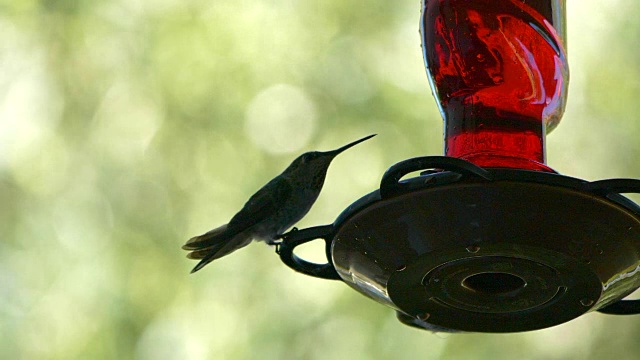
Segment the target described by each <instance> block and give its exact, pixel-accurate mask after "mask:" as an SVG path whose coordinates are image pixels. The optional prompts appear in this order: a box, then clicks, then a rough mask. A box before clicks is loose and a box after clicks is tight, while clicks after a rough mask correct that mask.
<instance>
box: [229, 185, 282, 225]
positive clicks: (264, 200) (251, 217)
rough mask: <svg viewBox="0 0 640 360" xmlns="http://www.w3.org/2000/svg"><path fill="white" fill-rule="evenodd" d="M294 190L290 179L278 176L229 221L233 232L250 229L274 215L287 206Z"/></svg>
mask: <svg viewBox="0 0 640 360" xmlns="http://www.w3.org/2000/svg"><path fill="white" fill-rule="evenodd" d="M292 191H293V189H292V187H291V185H290V184H289V181H287V180H286V179H283V178H282V177H276V178H274V179H272V180H271V181H269V182H268V183H267V184H266V185H265V186H263V187H262V188H261V189H260V190H258V192H256V193H255V194H254V195H253V196H252V197H251V198H249V200H248V201H247V203H246V204H244V207H243V208H242V209H241V210H240V211H239V212H238V213H237V214H236V215H234V216H233V218H232V219H231V220H230V221H229V224H228V228H229V231H231V232H232V233H235V232H240V231H243V230H245V229H248V228H250V227H252V226H254V225H256V224H258V223H260V222H261V221H263V220H265V219H267V218H268V217H269V216H273V215H274V214H275V213H276V212H278V210H280V209H281V208H282V207H284V206H285V203H286V201H287V200H288V199H289V197H290V196H291V192H292Z"/></svg>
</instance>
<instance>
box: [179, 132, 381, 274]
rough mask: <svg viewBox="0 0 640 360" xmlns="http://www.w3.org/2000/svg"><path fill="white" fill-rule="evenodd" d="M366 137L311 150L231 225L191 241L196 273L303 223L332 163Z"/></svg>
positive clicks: (188, 247)
mask: <svg viewBox="0 0 640 360" xmlns="http://www.w3.org/2000/svg"><path fill="white" fill-rule="evenodd" d="M374 136H376V134H373V135H369V136H366V137H364V138H362V139H359V140H356V141H354V142H351V143H349V144H347V145H344V146H342V147H340V148H338V149H335V150H331V151H324V152H323V151H311V152H307V153H304V154H302V155H300V156H298V157H297V158H296V159H295V160H294V161H293V162H292V163H291V165H289V166H288V167H287V168H286V169H285V170H284V171H283V172H282V173H281V174H280V175H278V176H276V177H275V178H273V179H272V180H271V181H269V182H268V183H267V184H266V185H264V186H263V187H262V188H261V189H260V190H258V192H256V193H255V194H254V195H253V196H251V198H250V199H249V200H248V201H247V202H246V204H245V205H244V207H243V208H242V209H241V210H240V211H239V212H238V213H237V214H236V215H235V216H233V218H231V220H230V221H229V223H228V224H224V225H222V226H219V227H217V228H215V229H213V230H211V231H209V232H207V233H205V234H202V235H199V236H195V237H193V238H191V239H190V240H189V241H187V243H186V244H185V245H183V246H182V248H183V249H184V250H188V251H191V252H190V253H189V254H188V255H187V257H188V258H190V259H196V260H200V262H199V263H198V264H197V265H196V266H195V267H194V268H193V270H191V273H194V272H196V271H198V270H200V269H202V268H203V267H204V266H205V265H207V264H208V263H210V262H211V261H213V260H215V259H218V258H220V257H223V256H225V255H228V254H230V253H232V252H234V251H236V250H238V249H240V248H243V247H245V246H247V245H249V244H250V243H251V241H252V240H262V241H266V242H268V243H273V242H274V241H275V240H277V239H278V238H279V237H280V236H281V235H282V234H283V232H284V231H285V230H287V229H288V228H290V227H291V226H293V225H294V224H295V223H297V222H298V221H300V219H302V218H303V217H304V216H305V215H306V214H307V212H309V209H311V206H313V204H314V203H315V201H316V199H317V198H318V195H320V190H322V186H323V185H324V180H325V178H326V176H327V170H328V169H329V165H330V164H331V161H332V160H333V159H334V158H335V157H336V156H337V155H338V154H340V153H341V152H343V151H345V150H347V149H349V148H350V147H352V146H354V145H357V144H359V143H361V142H363V141H365V140H368V139H370V138H372V137H374Z"/></svg>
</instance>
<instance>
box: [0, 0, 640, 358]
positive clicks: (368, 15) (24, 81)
mask: <svg viewBox="0 0 640 360" xmlns="http://www.w3.org/2000/svg"><path fill="white" fill-rule="evenodd" d="M639 11H640V5H638V3H637V2H633V1H621V0H610V1H596V0H584V1H568V21H569V22H568V32H569V54H570V61H571V69H572V85H571V90H570V92H569V93H570V97H569V105H568V109H567V112H566V115H565V117H564V120H563V122H562V123H561V125H560V126H559V127H558V129H557V130H555V131H554V133H553V134H551V135H550V137H549V138H548V154H549V161H548V162H549V164H550V165H551V166H552V167H554V168H555V169H557V170H558V171H560V172H562V173H565V174H567V175H573V176H577V177H584V178H590V179H598V178H607V177H616V176H628V177H636V178H639V177H640V160H638V159H640V146H638V139H639V136H640V122H639V121H638V111H637V110H638V106H639V104H640V103H639V102H638V101H637V98H639V97H640V82H639V81H638V78H639V75H640V68H638V66H637V64H638V60H639V58H640V52H638V47H637V46H636V45H637V39H638V38H639V37H640V20H638V17H637V16H633V14H637V13H638V12H639ZM418 18H419V3H418V1H383V0H368V1H363V0H353V1H341V0H323V1H302V0H278V1H276V0H262V1H242V0H240V1H235V0H234V1H231V0H217V1H203V0H156V1H149V0H127V1H124V0H102V1H99V0H98V1H70V0H46V1H35V0H20V1H12V0H5V1H1V2H0V94H1V95H0V201H1V202H2V204H3V206H2V207H0V221H1V222H2V223H1V226H0V236H1V238H2V241H0V357H1V358H3V359H87V358H91V359H114V358H117V359H130V358H135V359H346V358H348V359H373V358H376V359H392V358H393V359H413V358H425V359H460V358H478V359H484V358H486V359H514V358H518V359H572V358H576V359H602V358H605V357H606V358H617V359H619V360H623V359H637V358H638V356H639V354H640V343H639V342H638V341H637V339H638V338H639V337H640V325H639V324H638V318H616V317H608V316H605V315H599V314H590V315H587V316H584V317H582V318H580V319H577V320H575V321H572V322H570V323H567V324H564V325H561V326H557V327H554V328H552V329H547V330H541V331H536V332H530V333H523V334H512V335H483V334H469V335H442V334H430V333H427V332H421V331H418V330H414V329H411V328H408V327H405V326H402V325H401V324H400V323H398V322H397V321H396V320H395V316H394V314H393V312H392V311H391V310H390V309H387V308H384V307H383V306H381V305H378V304H376V303H374V302H372V301H370V300H368V299H366V298H364V297H362V296H360V295H358V294H357V293H355V292H353V291H351V290H350V289H349V288H347V287H346V286H345V285H344V284H341V283H338V282H328V281H321V280H316V279H312V278H308V277H305V276H302V275H299V274H296V273H294V272H292V271H291V270H289V269H288V268H286V267H285V266H283V265H282V264H281V263H280V262H279V260H278V259H277V257H276V256H275V255H274V253H273V250H272V249H268V248H267V247H265V246H263V245H254V246H250V247H248V248H247V249H246V250H243V251H241V252H238V253H236V254H234V255H233V256H231V257H228V258H224V259H221V260H220V261H217V262H216V263H215V264H213V265H211V266H210V267H208V268H206V269H205V270H204V271H203V272H200V273H198V274H197V275H193V276H189V275H188V272H189V270H190V268H191V267H192V266H193V265H194V263H193V262H191V261H188V260H186V259H185V258H184V252H183V251H181V250H180V248H179V247H180V246H181V245H182V243H183V242H184V241H185V240H186V239H187V238H189V237H190V236H193V235H195V234H199V233H202V232H204V231H206V230H208V229H210V228H213V227H215V226H217V225H219V224H221V223H223V222H226V221H227V220H228V219H229V217H230V216H231V215H232V214H234V213H235V211H237V210H238V209H239V208H240V207H241V206H242V204H243V203H244V201H245V200H246V199H247V198H248V196H249V195H250V194H252V193H253V192H254V191H255V190H256V189H257V188H259V187H260V186H261V185H262V184H263V183H265V182H266V181H267V180H268V179H270V178H271V177H273V176H274V175H276V174H277V173H279V171H281V169H283V168H284V167H285V166H286V165H287V164H288V163H289V162H290V161H291V160H292V158H293V157H295V156H296V155H297V154H298V153H300V152H302V151H306V150H309V149H330V148H334V147H336V146H338V145H342V144H344V143H346V142H347V141H350V140H353V139H355V138H358V137H360V136H363V135H366V134H369V133H374V132H375V133H378V134H380V136H378V137H377V138H375V139H374V140H372V141H370V142H368V143H367V144H366V146H364V145H363V147H361V148H358V149H357V150H354V151H352V152H349V153H345V154H344V155H341V157H340V158H339V159H337V160H336V161H335V162H334V164H333V165H332V167H331V169H330V171H329V176H328V179H327V182H326V185H325V189H324V191H323V193H322V195H321V197H320V199H319V200H318V202H317V203H316V206H315V207H314V208H313V209H312V211H311V212H310V214H309V215H308V216H307V217H306V218H305V219H304V220H303V221H302V222H301V223H300V226H311V225H317V224H325V223H329V222H331V221H333V219H334V218H335V216H336V215H337V214H338V213H339V212H340V211H341V210H342V209H344V208H345V207H346V206H347V205H348V204H350V203H351V202H352V201H354V200H355V199H357V198H359V197H360V196H361V195H363V194H366V193H368V192H369V191H372V190H373V189H375V188H377V183H378V181H379V178H380V176H381V174H382V173H383V171H384V170H385V169H386V168H387V167H388V166H390V165H392V164H393V163H395V162H397V161H400V160H403V159H406V158H409V157H413V156H417V155H424V154H441V153H442V150H441V148H442V139H441V137H442V125H441V119H440V117H439V114H438V112H437V108H436V106H435V102H434V100H433V98H432V96H431V93H430V90H429V88H428V82H427V79H426V75H425V74H424V67H423V64H422V59H421V51H420V40H419V36H418ZM309 251H312V250H309Z"/></svg>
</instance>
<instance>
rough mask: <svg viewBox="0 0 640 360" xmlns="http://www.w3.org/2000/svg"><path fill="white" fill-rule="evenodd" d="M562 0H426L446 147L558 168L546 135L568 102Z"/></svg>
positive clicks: (465, 154)
mask: <svg viewBox="0 0 640 360" xmlns="http://www.w3.org/2000/svg"><path fill="white" fill-rule="evenodd" d="M564 15H565V0H534V1H533V0H532V1H527V2H526V3H525V2H523V1H519V0H499V1H498V0H424V1H423V16H422V23H421V32H422V41H423V49H424V58H425V62H426V65H427V69H428V74H429V79H430V82H431V87H432V89H433V92H434V95H435V97H436V99H437V100H438V103H439V106H440V111H441V113H442V116H443V117H444V119H445V154H446V155H447V156H452V157H457V158H462V159H465V160H468V161H471V162H473V163H475V164H477V165H480V166H487V167H511V168H521V169H529V170H542V171H553V170H552V169H550V168H548V167H547V166H546V165H545V150H544V137H545V134H546V132H548V131H551V130H552V129H553V128H554V127H555V126H557V124H558V122H559V121H560V118H561V117H562V113H563V111H564V107H565V99H566V93H567V85H568V79H569V69H568V64H567V58H566V52H565V46H564V41H563V38H564V32H565V31H564V17H565V16H564Z"/></svg>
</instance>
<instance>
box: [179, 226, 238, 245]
mask: <svg viewBox="0 0 640 360" xmlns="http://www.w3.org/2000/svg"><path fill="white" fill-rule="evenodd" d="M231 236H232V234H228V233H227V224H224V225H222V226H219V227H217V228H215V229H213V230H210V231H208V232H206V233H204V234H202V235H198V236H194V237H192V238H191V239H189V241H187V243H186V244H184V245H182V249H184V250H203V249H205V248H208V247H212V246H215V245H217V244H223V243H224V242H225V240H228V239H229V238H231Z"/></svg>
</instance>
